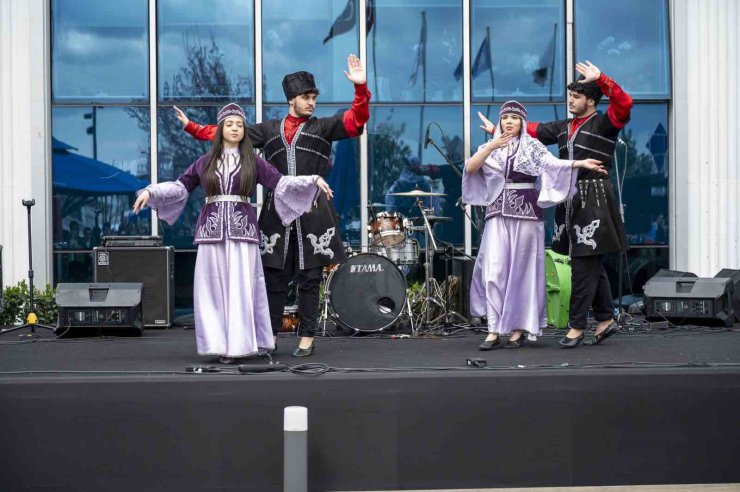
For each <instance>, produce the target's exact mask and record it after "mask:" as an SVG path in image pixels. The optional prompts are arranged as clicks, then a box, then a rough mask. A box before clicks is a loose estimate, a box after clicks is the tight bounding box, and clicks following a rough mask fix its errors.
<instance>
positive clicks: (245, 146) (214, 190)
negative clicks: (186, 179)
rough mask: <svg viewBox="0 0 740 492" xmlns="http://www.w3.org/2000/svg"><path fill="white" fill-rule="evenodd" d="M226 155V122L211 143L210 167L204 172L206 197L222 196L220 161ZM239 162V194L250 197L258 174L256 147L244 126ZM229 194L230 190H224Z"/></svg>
mask: <svg viewBox="0 0 740 492" xmlns="http://www.w3.org/2000/svg"><path fill="white" fill-rule="evenodd" d="M223 153H224V121H222V122H221V123H219V124H218V129H217V130H216V136H215V137H214V138H213V141H212V142H211V152H210V157H209V158H208V165H206V168H205V170H204V171H203V183H202V185H203V190H204V191H205V194H206V196H213V195H220V194H221V191H220V188H219V185H218V176H217V175H216V170H217V169H218V161H219V160H220V159H221V156H222V154H223ZM239 162H240V163H241V166H242V167H241V170H240V171H239V194H240V195H243V196H249V195H251V194H252V188H253V187H254V182H255V175H256V174H257V159H256V158H255V156H254V147H252V142H251V140H249V137H248V136H247V126H246V125H244V138H242V140H241V142H239ZM224 191H225V193H227V194H228V193H229V190H224Z"/></svg>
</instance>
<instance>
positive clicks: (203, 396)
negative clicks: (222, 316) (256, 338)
mask: <svg viewBox="0 0 740 492" xmlns="http://www.w3.org/2000/svg"><path fill="white" fill-rule="evenodd" d="M44 336H47V335H44ZM194 336H195V335H194V332H193V331H191V330H183V329H173V330H167V331H155V330H150V331H147V332H146V333H145V336H144V337H142V338H89V339H70V340H63V341H54V342H35V343H14V340H15V339H16V338H15V336H14V335H6V336H4V337H0V416H1V417H2V419H3V422H4V423H5V426H4V428H3V431H2V434H3V437H2V441H1V442H2V444H0V452H1V453H2V456H3V459H4V462H5V463H4V464H5V467H4V472H3V473H2V474H0V490H107V491H118V490H121V491H123V490H158V491H161V490H179V491H187V490H259V491H270V490H281V489H282V438H283V436H282V409H283V408H284V407H285V406H289V405H303V406H306V407H308V409H309V458H308V459H309V483H310V490H373V489H375V490H380V489H404V488H419V489H423V488H476V487H515V486H516V487H528V486H532V487H533V486H578V485H628V484H665V483H733V482H740V467H738V466H737V463H738V462H740V451H738V446H737V442H740V426H738V425H737V413H738V409H739V408H740V405H739V404H740V333H738V331H736V330H730V331H728V330H722V329H688V330H687V329H674V330H670V331H654V332H651V333H631V334H630V333H620V334H618V335H616V336H614V337H613V338H610V339H609V340H608V341H607V342H605V343H604V344H603V345H601V346H597V347H578V348H577V349H575V350H561V349H559V348H557V345H556V342H557V338H556V335H555V334H551V335H549V336H545V337H541V338H540V339H539V340H538V341H537V342H536V343H535V344H532V345H530V346H525V347H523V348H521V349H518V350H506V349H495V350H493V351H491V352H479V351H477V350H476V346H477V344H478V343H479V342H480V341H481V340H482V338H483V335H482V334H466V335H464V336H456V337H448V338H435V339H422V338H413V339H398V338H396V339H390V338H375V337H369V336H362V337H347V336H338V337H335V338H321V339H318V341H317V343H318V345H317V350H316V353H315V355H314V356H313V357H311V358H309V359H308V360H298V359H295V358H292V357H290V351H291V350H292V349H293V348H294V347H295V345H296V339H294V338H292V337H291V338H288V337H284V336H281V338H280V339H279V350H278V352H277V354H276V356H275V359H276V360H277V361H280V362H285V363H288V364H296V363H298V362H311V363H321V364H326V365H327V366H331V367H334V368H378V369H385V371H380V372H332V373H328V374H323V375H319V376H308V375H302V374H289V373H277V374H264V375H244V374H226V373H217V374H185V373H184V369H185V367H186V366H193V365H208V364H210V363H211V362H209V361H208V360H207V359H203V358H200V357H198V356H197V355H195V340H194ZM469 357H483V358H485V359H486V360H487V361H488V364H489V368H488V369H485V370H480V369H467V368H465V367H464V364H465V359H466V358H469ZM247 363H249V364H259V363H262V361H260V360H252V361H247ZM219 367H224V368H227V367H228V366H219ZM412 368H420V369H412ZM422 368H423V369H422ZM226 370H228V369H226ZM232 370H233V369H232ZM389 370H390V371H389Z"/></svg>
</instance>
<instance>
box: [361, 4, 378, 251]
mask: <svg viewBox="0 0 740 492" xmlns="http://www.w3.org/2000/svg"><path fill="white" fill-rule="evenodd" d="M358 8H359V14H360V15H359V27H360V60H362V62H363V63H364V64H365V73H369V72H370V68H369V67H368V65H369V64H370V60H368V59H367V16H366V14H367V12H366V10H365V9H366V8H367V1H366V0H359V6H358ZM377 28H378V27H377V26H375V29H377ZM367 83H368V86H369V85H370V79H369V78H368V80H367ZM375 97H376V98H377V97H380V94H375ZM369 130H370V125H369V124H365V131H364V132H362V135H360V248H361V250H362V251H367V248H368V237H367V226H366V225H367V223H368V216H367V204H368V203H370V201H369V192H370V189H369V186H370V184H369V181H368V155H367V153H368V144H367V133H368V131H369Z"/></svg>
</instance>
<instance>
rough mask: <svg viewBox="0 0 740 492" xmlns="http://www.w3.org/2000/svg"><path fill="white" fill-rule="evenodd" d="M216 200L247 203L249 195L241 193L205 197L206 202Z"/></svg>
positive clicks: (214, 201)
mask: <svg viewBox="0 0 740 492" xmlns="http://www.w3.org/2000/svg"><path fill="white" fill-rule="evenodd" d="M216 202H239V203H249V197H246V196H242V195H212V196H207V197H206V203H216Z"/></svg>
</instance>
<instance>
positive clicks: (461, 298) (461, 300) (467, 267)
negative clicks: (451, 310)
mask: <svg viewBox="0 0 740 492" xmlns="http://www.w3.org/2000/svg"><path fill="white" fill-rule="evenodd" d="M474 266H475V259H473V258H468V257H467V256H455V257H454V258H452V275H454V276H455V277H457V278H458V282H459V288H458V291H457V305H456V306H455V311H457V312H458V313H460V314H462V315H463V316H465V318H467V319H468V321H470V318H471V316H470V283H471V282H472V281H473V267H474Z"/></svg>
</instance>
